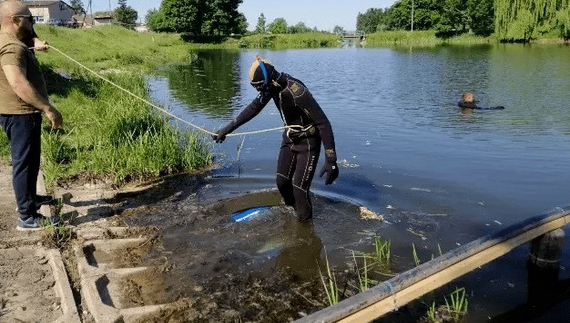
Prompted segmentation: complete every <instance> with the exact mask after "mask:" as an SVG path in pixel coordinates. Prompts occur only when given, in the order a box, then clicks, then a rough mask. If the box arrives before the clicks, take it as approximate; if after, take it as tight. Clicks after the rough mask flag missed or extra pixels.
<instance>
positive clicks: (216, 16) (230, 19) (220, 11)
mask: <svg viewBox="0 0 570 323" xmlns="http://www.w3.org/2000/svg"><path fill="white" fill-rule="evenodd" d="M206 3H207V6H206V7H205V9H206V11H205V12H204V19H203V22H202V34H206V35H218V36H220V35H229V34H231V33H233V32H235V31H237V29H238V25H239V19H240V13H239V12H238V10H237V8H238V6H239V5H240V4H241V3H242V0H209V1H206Z"/></svg>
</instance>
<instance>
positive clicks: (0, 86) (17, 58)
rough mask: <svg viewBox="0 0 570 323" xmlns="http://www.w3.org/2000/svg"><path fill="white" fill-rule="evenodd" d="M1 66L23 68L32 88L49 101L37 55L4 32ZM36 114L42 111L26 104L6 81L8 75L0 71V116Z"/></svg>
mask: <svg viewBox="0 0 570 323" xmlns="http://www.w3.org/2000/svg"><path fill="white" fill-rule="evenodd" d="M0 65H1V66H5V65H16V66H19V67H20V68H22V70H23V71H24V73H25V75H26V78H27V79H28V81H29V82H30V84H31V85H32V87H34V89H36V91H37V92H38V93H39V94H40V95H41V96H43V97H45V98H46V99H48V93H47V88H46V82H45V80H44V77H43V74H42V71H41V70H40V64H39V63H38V60H37V59H36V56H35V54H34V53H33V52H32V51H31V50H30V49H28V47H27V46H26V45H25V44H24V43H22V42H21V41H20V40H18V39H17V38H16V37H15V36H12V35H9V34H5V33H2V32H0ZM34 112H40V110H38V109H37V108H35V107H34V106H33V105H31V104H28V103H26V102H24V100H22V99H21V98H20V97H19V96H18V95H17V94H16V92H14V90H13V89H12V87H11V86H10V84H9V83H8V80H7V79H6V74H4V71H3V70H2V69H0V114H28V113H34Z"/></svg>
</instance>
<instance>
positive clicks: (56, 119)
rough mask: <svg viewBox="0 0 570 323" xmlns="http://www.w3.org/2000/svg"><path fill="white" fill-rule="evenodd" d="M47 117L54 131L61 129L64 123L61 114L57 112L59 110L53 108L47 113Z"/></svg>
mask: <svg viewBox="0 0 570 323" xmlns="http://www.w3.org/2000/svg"><path fill="white" fill-rule="evenodd" d="M46 116H47V117H48V119H49V121H50V125H51V127H52V128H53V129H57V128H59V127H60V126H61V124H62V123H63V117H62V116H61V113H59V111H57V109H56V108H54V107H53V106H52V107H50V108H49V109H48V110H47V111H46Z"/></svg>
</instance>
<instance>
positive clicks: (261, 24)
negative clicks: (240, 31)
mask: <svg viewBox="0 0 570 323" xmlns="http://www.w3.org/2000/svg"><path fill="white" fill-rule="evenodd" d="M266 23H267V20H266V19H265V15H263V13H261V14H260V15H259V18H257V25H255V31H254V33H256V34H265V32H266V29H265V24H266Z"/></svg>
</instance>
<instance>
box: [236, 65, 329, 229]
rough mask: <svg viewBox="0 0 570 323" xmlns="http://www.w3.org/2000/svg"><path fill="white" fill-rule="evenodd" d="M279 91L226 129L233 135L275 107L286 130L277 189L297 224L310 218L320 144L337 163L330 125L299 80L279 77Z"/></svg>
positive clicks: (266, 94)
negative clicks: (311, 193) (311, 192)
mask: <svg viewBox="0 0 570 323" xmlns="http://www.w3.org/2000/svg"><path fill="white" fill-rule="evenodd" d="M275 81H276V82H277V83H278V84H279V87H272V89H271V90H270V91H261V92H259V94H258V95H257V97H256V98H255V99H254V100H253V101H252V102H251V103H250V104H249V105H248V106H247V107H246V108H245V109H244V110H243V111H242V112H241V113H240V114H239V115H238V116H237V117H236V118H235V119H234V120H233V121H232V122H231V123H230V124H229V125H228V126H229V127H230V128H229V129H226V131H229V132H231V131H233V130H235V129H237V128H238V127H239V126H241V125H242V124H244V123H246V122H248V121H249V120H251V119H252V118H253V117H255V116H256V115H257V114H259V112H261V110H262V109H263V108H264V107H265V106H266V105H267V103H269V101H270V100H271V99H273V102H274V103H275V105H276V106H277V109H278V110H279V113H280V114H281V118H282V119H283V122H284V124H285V126H289V127H290V128H288V129H286V130H285V131H284V132H283V140H282V142H281V149H280V150H279V159H278V162H277V188H278V189H279V192H280V193H281V196H282V197H283V200H284V202H285V204H287V205H290V206H293V207H294V208H295V210H296V212H297V216H298V217H299V219H300V220H309V219H311V218H312V216H313V210H312V204H311V199H310V196H309V188H310V186H311V181H312V180H313V176H314V175H315V170H316V167H317V163H318V161H319V155H320V151H321V142H322V143H323V145H324V147H325V152H326V158H327V159H333V158H334V160H331V162H334V163H336V154H335V142H334V135H333V131H332V127H331V124H330V122H329V120H328V118H327V117H326V115H325V114H324V113H323V110H322V109H321V107H320V106H319V104H318V103H317V101H316V100H315V99H314V98H313V95H312V94H311V92H309V89H307V87H306V86H305V85H304V84H303V82H301V81H299V80H298V79H296V78H294V77H292V76H290V75H288V74H286V73H280V75H279V76H278V77H277V78H276V80H275Z"/></svg>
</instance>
